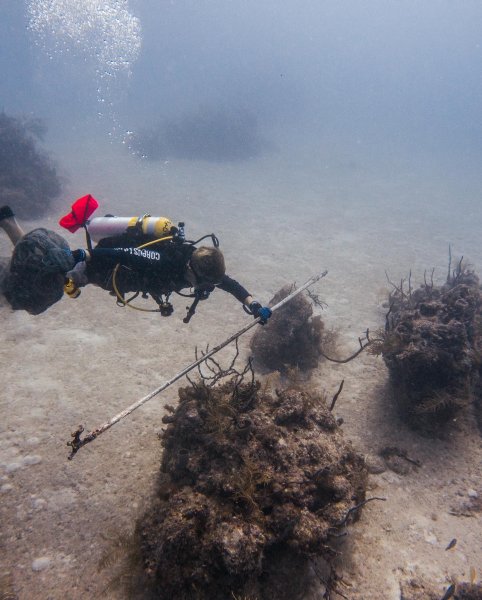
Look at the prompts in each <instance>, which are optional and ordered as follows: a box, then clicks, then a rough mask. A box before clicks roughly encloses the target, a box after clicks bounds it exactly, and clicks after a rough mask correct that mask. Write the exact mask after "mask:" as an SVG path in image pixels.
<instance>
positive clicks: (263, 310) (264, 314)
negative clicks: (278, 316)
mask: <svg viewBox="0 0 482 600" xmlns="http://www.w3.org/2000/svg"><path fill="white" fill-rule="evenodd" d="M249 310H250V311H251V313H252V315H253V317H254V318H255V319H257V318H258V317H260V319H261V320H260V323H261V324H262V325H264V324H265V323H267V321H268V319H269V318H270V317H271V314H272V311H271V308H269V307H268V306H261V304H260V303H259V302H257V301H256V300H253V302H251V304H250V305H249Z"/></svg>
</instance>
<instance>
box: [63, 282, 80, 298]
mask: <svg viewBox="0 0 482 600" xmlns="http://www.w3.org/2000/svg"><path fill="white" fill-rule="evenodd" d="M64 292H65V293H66V294H67V296H69V298H78V297H79V296H80V290H79V288H78V287H77V286H76V285H75V283H74V280H73V279H72V278H71V277H69V278H68V280H67V283H66V284H65V285H64Z"/></svg>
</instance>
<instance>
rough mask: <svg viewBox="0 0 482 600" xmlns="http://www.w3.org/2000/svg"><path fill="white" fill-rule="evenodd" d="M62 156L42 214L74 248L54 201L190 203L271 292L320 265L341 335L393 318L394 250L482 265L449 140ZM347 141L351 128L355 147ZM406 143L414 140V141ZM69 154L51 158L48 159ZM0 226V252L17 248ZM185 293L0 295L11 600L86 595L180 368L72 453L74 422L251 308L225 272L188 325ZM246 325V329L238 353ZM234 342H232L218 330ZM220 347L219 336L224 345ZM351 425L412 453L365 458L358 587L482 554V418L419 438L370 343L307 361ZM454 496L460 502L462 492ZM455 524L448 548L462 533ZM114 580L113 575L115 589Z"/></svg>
mask: <svg viewBox="0 0 482 600" xmlns="http://www.w3.org/2000/svg"><path fill="white" fill-rule="evenodd" d="M52 147H53V152H54V154H55V155H56V156H57V157H61V160H62V168H63V169H64V170H65V172H66V173H67V174H68V177H69V179H68V181H67V183H66V186H65V193H64V195H63V198H62V199H61V200H60V201H59V203H58V206H57V207H56V208H55V209H53V210H52V212H51V214H50V215H49V216H48V217H47V218H45V219H43V220H42V221H40V222H30V223H23V225H24V228H25V229H27V230H28V229H31V228H33V227H35V226H45V227H48V228H51V229H54V230H55V231H57V232H59V233H61V234H62V235H64V236H65V237H66V238H67V239H68V241H69V244H70V245H71V247H72V248H75V247H81V246H83V245H84V240H83V237H82V235H81V234H75V235H71V234H68V233H64V232H63V231H61V229H60V228H59V227H58V225H57V220H58V218H59V217H60V216H61V215H62V214H64V213H65V212H67V211H68V209H69V207H70V204H71V203H72V201H73V200H74V199H75V198H77V197H79V196H81V195H84V194H86V193H92V194H93V195H94V196H96V197H97V198H98V200H99V201H100V203H101V208H100V211H99V214H102V213H114V214H119V215H128V216H131V215H134V214H143V213H146V212H149V213H151V214H161V215H163V216H169V217H170V218H171V219H172V220H174V221H178V220H182V221H185V222H186V233H187V236H188V237H189V238H191V239H196V238H198V237H200V236H201V235H203V234H205V233H210V232H212V231H213V232H215V233H216V234H217V236H218V237H219V238H220V241H221V247H222V249H223V250H224V252H225V255H226V262H227V265H228V272H229V274H230V275H231V276H233V277H235V278H237V279H238V280H239V281H240V282H241V283H243V284H244V285H245V286H246V287H247V288H248V289H249V290H250V291H251V292H252V293H253V295H254V296H255V297H256V298H259V299H260V300H262V301H265V302H266V301H268V300H269V298H271V297H272V296H273V294H274V293H275V292H276V291H277V290H278V289H279V288H280V287H281V286H282V285H284V284H285V283H290V282H297V283H298V284H300V283H303V282H304V281H305V280H306V279H307V278H308V277H310V276H311V275H313V274H315V273H316V272H318V271H320V270H322V269H324V268H326V269H328V271H329V273H328V275H327V277H326V278H325V279H323V280H322V282H320V284H318V285H317V286H315V291H316V292H317V293H319V295H320V297H321V298H322V299H323V300H324V302H326V304H327V308H326V309H325V310H324V311H323V319H324V320H325V322H326V324H327V325H328V326H329V327H334V328H336V329H337V331H338V333H339V351H340V352H341V353H342V354H343V353H346V354H348V353H350V352H351V351H352V350H354V349H356V347H357V345H358V339H357V338H358V336H359V335H361V334H362V332H363V331H364V330H366V328H367V327H369V328H370V329H372V330H374V329H376V328H378V327H380V326H382V325H383V323H384V315H385V312H386V309H385V308H383V302H384V301H385V299H386V293H387V289H388V285H387V280H386V276H385V270H387V271H388V272H389V274H390V277H391V279H392V280H394V281H397V280H399V279H400V278H401V277H406V276H407V275H408V272H409V271H410V270H411V272H412V281H414V282H417V281H419V282H421V281H422V280H423V272H424V270H425V269H428V270H431V269H432V267H435V268H436V271H435V278H436V280H437V281H438V282H439V283H440V282H442V281H443V280H444V278H445V276H446V271H447V256H448V244H449V243H451V244H452V253H453V254H454V255H458V256H460V255H462V254H464V255H465V256H466V257H467V258H468V259H469V261H470V262H471V263H472V264H473V266H474V268H475V270H476V271H477V272H478V273H479V275H480V274H482V246H481V244H480V225H481V220H482V219H481V212H480V202H479V198H478V194H480V190H481V189H482V179H480V175H477V173H476V170H475V169H474V171H473V172H474V173H476V174H475V175H472V172H471V170H470V167H469V166H467V165H465V166H464V167H458V166H457V165H456V164H455V165H454V164H453V163H452V162H451V161H450V160H449V159H445V158H440V159H435V158H434V157H427V156H420V157H414V156H413V155H411V156H410V155H409V154H405V158H403V157H402V158H400V157H399V156H391V155H390V154H389V153H388V154H385V155H384V156H382V157H381V156H380V155H381V154H382V153H380V154H377V153H375V152H374V149H373V148H368V147H364V146H363V144H362V143H361V142H360V140H353V142H351V141H350V140H344V142H343V144H342V143H340V142H338V143H333V142H332V141H330V140H320V141H319V144H318V145H311V146H310V147H306V148H305V149H304V150H303V149H301V150H300V148H302V146H293V144H292V141H291V142H290V143H285V141H284V140H279V144H278V148H277V150H274V151H273V152H272V153H270V154H269V155H266V156H264V157H261V158H257V159H253V160H252V161H247V162H244V163H239V164H210V163H205V162H201V161H200V162H184V161H175V162H172V161H169V162H166V163H150V164H149V163H144V162H140V161H138V160H137V159H136V158H134V157H132V156H130V155H128V154H127V153H125V152H123V148H121V147H119V146H116V145H108V144H104V145H102V143H101V144H100V146H99V142H95V143H93V142H90V141H82V140H80V141H79V142H78V145H77V147H76V148H75V150H72V148H67V147H64V146H63V143H62V142H60V141H57V142H55V141H54V142H53V143H52ZM346 148H354V150H353V149H352V150H350V151H349V152H347V150H346ZM407 156H409V158H406V157H407ZM59 160H60V159H59ZM9 246H10V245H9V242H8V240H7V238H6V236H5V235H3V236H2V237H1V238H0V255H3V256H6V255H8V254H9V253H10V251H11V248H10V247H9ZM185 307H186V301H185V300H184V299H181V298H177V299H176V300H175V309H176V310H175V313H174V315H172V316H171V317H170V318H162V317H160V316H159V315H158V314H149V313H140V312H137V311H133V310H127V309H122V308H119V307H117V306H116V305H115V301H114V299H113V298H112V297H111V296H109V295H108V294H107V293H106V292H103V291H102V290H100V289H95V288H91V289H84V290H83V291H82V294H81V296H80V298H79V299H77V300H72V299H69V298H64V299H62V301H61V302H59V303H58V304H56V305H55V306H53V307H52V308H51V309H50V310H49V311H48V312H46V313H45V314H43V315H40V316H37V317H31V316H29V315H28V314H26V313H23V312H13V311H11V310H10V309H9V308H8V306H7V305H5V303H4V304H3V306H2V311H1V312H0V321H1V336H2V344H1V348H0V354H1V364H2V391H1V395H0V402H1V410H2V420H1V424H0V492H1V493H0V516H1V531H0V536H1V537H0V568H1V572H0V574H3V573H10V574H11V578H12V582H13V585H14V587H15V590H16V593H17V595H18V598H19V599H20V600H32V599H35V600H47V599H50V600H61V599H64V598H67V597H68V598H70V599H72V600H76V599H80V598H94V597H97V595H98V594H99V593H100V592H101V591H102V590H103V589H104V588H105V586H106V585H107V583H108V581H109V572H108V571H107V572H106V571H101V572H99V571H98V563H99V559H100V557H101V556H102V554H103V552H104V551H105V549H106V548H107V547H108V543H109V542H108V539H106V538H108V537H109V536H112V535H115V534H116V533H119V532H125V531H129V530H130V529H132V526H133V524H134V522H135V520H136V518H137V517H138V515H139V514H141V512H142V510H143V507H145V506H146V505H147V504H148V502H149V499H150V494H151V491H152V489H153V486H154V482H155V475H156V472H157V471H158V468H159V463H160V452H161V448H160V444H159V441H158V438H157V435H156V433H157V431H159V430H160V429H161V427H162V423H161V418H162V416H163V414H164V409H163V407H164V405H165V404H171V405H172V404H175V403H176V400H177V389H178V387H179V385H183V382H182V381H181V382H179V383H178V384H176V385H174V386H172V387H171V388H169V389H168V390H167V391H166V392H164V393H163V394H162V395H160V396H158V397H156V398H154V399H153V400H151V401H150V402H149V403H147V404H146V405H144V406H143V407H142V408H140V409H139V410H138V411H136V412H135V413H134V414H133V415H132V416H131V417H129V418H127V419H125V420H124V421H122V422H121V423H119V424H117V425H116V426H114V427H113V428H112V429H111V430H110V431H108V432H106V433H105V434H104V435H102V436H101V437H100V438H99V439H98V440H96V441H95V442H93V443H92V444H90V445H88V446H86V447H85V448H83V449H82V450H81V451H80V452H79V453H78V455H77V456H76V457H75V458H74V460H73V461H68V460H67V456H68V448H67V446H66V442H67V441H68V440H69V439H70V433H71V432H72V431H74V430H75V429H76V428H77V426H78V425H79V424H80V423H82V424H84V425H85V427H86V429H87V430H90V429H93V428H95V427H97V426H99V425H101V424H102V423H104V422H105V421H107V420H108V419H110V418H111V417H112V416H113V415H115V414H117V413H118V412H119V411H120V410H122V409H123V408H125V407H127V406H128V405H130V404H131V403H132V402H134V401H135V400H137V399H139V398H141V397H143V396H144V395H146V394H147V393H149V392H150V391H151V390H153V389H155V388H157V387H158V386H160V385H161V384H162V383H163V382H164V381H165V380H166V379H169V378H171V377H172V376H173V375H174V374H175V373H177V372H178V371H179V370H181V369H182V368H184V366H186V365H187V364H189V363H191V362H192V361H193V359H194V348H195V346H198V347H205V346H206V345H207V344H208V343H209V344H210V345H211V346H213V345H215V344H217V343H220V342H221V341H223V340H224V339H225V338H226V337H227V336H229V335H230V334H231V333H233V332H235V331H236V330H237V329H239V328H241V327H242V326H243V325H244V324H246V319H247V318H248V317H247V316H246V315H245V314H244V312H243V311H242V309H241V307H240V306H239V305H238V304H237V303H236V301H235V300H234V299H233V298H231V297H229V296H227V295H225V294H223V293H222V292H220V291H217V292H215V293H214V294H213V295H212V297H211V299H210V300H209V301H208V302H206V303H204V304H201V305H200V306H199V308H198V312H197V314H196V315H195V317H194V318H193V320H192V321H191V323H190V324H189V325H185V324H183V322H182V317H184V315H185ZM248 342H249V334H248V335H247V336H246V339H242V341H241V344H240V345H241V351H242V354H243V355H244V356H246V355H247V353H248ZM226 355H227V356H230V352H229V350H227V351H226ZM221 358H222V356H221ZM342 379H344V380H345V385H344V389H343V392H342V395H341V396H340V398H339V399H338V401H337V404H336V414H337V416H338V417H342V418H343V419H344V425H343V430H344V432H345V436H346V437H347V438H348V439H350V440H352V441H353V443H354V446H355V448H356V449H357V450H359V451H360V452H362V453H364V454H366V455H367V456H373V455H376V454H377V452H378V451H379V450H380V449H381V448H383V447H384V446H398V447H400V448H402V449H405V450H406V451H407V453H408V454H409V456H411V457H413V458H414V459H416V460H418V461H420V463H421V467H419V468H416V467H413V466H412V467H410V468H409V469H408V472H407V473H406V474H404V475H401V474H397V473H395V472H393V471H391V470H386V471H385V472H383V473H380V474H378V475H370V480H369V491H368V496H381V497H384V498H386V501H384V502H371V503H370V504H368V505H367V506H366V507H365V508H364V509H363V513H362V517H361V519H360V520H359V521H358V522H357V523H356V524H355V525H354V526H352V527H350V528H349V531H348V535H347V536H346V537H345V538H344V539H343V542H342V543H341V544H340V548H339V549H340V551H341V552H342V556H341V557H340V559H339V567H338V568H339V571H340V574H341V575H342V577H343V580H344V581H345V582H346V583H347V587H344V588H343V593H344V594H345V596H346V597H347V598H349V599H350V600H368V599H373V600H398V599H399V598H400V586H401V585H402V584H403V583H404V582H407V581H408V580H410V579H411V578H422V579H424V580H425V581H428V582H429V583H431V584H432V585H433V586H435V589H437V588H438V589H440V595H441V596H442V595H443V590H444V589H445V588H446V587H447V585H448V583H449V582H451V581H452V580H453V579H456V580H458V581H462V580H465V581H467V580H468V579H469V572H470V568H471V567H474V568H475V569H476V570H477V572H478V574H479V576H480V575H481V574H482V527H481V522H480V518H479V519H477V515H476V514H475V515H474V516H463V515H460V514H453V513H460V512H461V511H460V507H462V506H464V503H467V502H469V501H470V499H471V498H472V499H473V498H475V497H476V496H478V497H479V498H480V496H481V495H482V461H481V458H482V443H481V441H482V438H481V436H480V433H479V431H478V429H477V426H476V423H475V418H474V415H473V414H472V413H471V411H468V412H467V413H466V414H465V415H463V416H462V417H461V418H460V419H458V420H457V422H455V423H454V424H453V427H452V428H451V429H450V430H449V432H448V433H447V434H446V435H445V437H444V438H443V439H427V438H423V437H420V436H418V435H417V434H416V433H414V432H412V431H410V430H408V429H407V428H406V427H405V426H404V425H403V423H401V422H400V420H399V418H398V416H397V412H396V410H395V408H394V406H393V402H392V399H391V396H390V392H389V390H388V387H387V381H388V374H387V370H386V368H385V366H384V363H383V361H382V360H381V359H380V358H376V357H374V356H370V355H367V354H362V355H361V356H360V357H359V358H358V359H357V360H355V361H353V362H351V363H349V364H346V365H332V364H329V363H324V364H323V365H321V366H320V368H319V369H318V370H317V371H316V372H315V373H314V374H313V382H314V383H315V384H316V386H317V387H319V388H320V389H323V390H325V391H326V392H327V394H328V395H329V396H331V395H333V394H334V393H335V392H336V390H337V389H338V385H339V383H340V381H341V380H342ZM462 512H463V511H462ZM453 538H456V539H457V544H456V545H455V547H454V548H453V549H451V550H446V547H447V545H448V544H449V542H450V541H451V540H452V539H453ZM107 597H111V598H116V599H119V600H122V598H123V596H122V593H121V592H115V593H114V595H111V596H107Z"/></svg>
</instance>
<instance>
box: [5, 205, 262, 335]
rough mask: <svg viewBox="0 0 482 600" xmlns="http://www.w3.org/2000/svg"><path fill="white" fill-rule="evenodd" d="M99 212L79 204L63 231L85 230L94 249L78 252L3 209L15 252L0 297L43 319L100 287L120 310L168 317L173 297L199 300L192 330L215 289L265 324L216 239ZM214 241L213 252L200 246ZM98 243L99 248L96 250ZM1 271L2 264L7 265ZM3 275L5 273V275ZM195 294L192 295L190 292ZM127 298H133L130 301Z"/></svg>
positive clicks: (162, 221) (157, 221)
mask: <svg viewBox="0 0 482 600" xmlns="http://www.w3.org/2000/svg"><path fill="white" fill-rule="evenodd" d="M97 207H98V203H97V201H96V200H95V198H93V196H91V195H90V194H89V195H87V196H83V197H82V198H79V199H78V200H77V201H76V202H74V204H73V205H72V211H71V212H70V213H69V214H67V215H65V216H64V217H62V219H60V221H59V224H60V225H61V226H62V227H65V228H66V229H68V230H69V231H71V232H75V231H77V229H79V228H80V227H83V228H84V230H85V234H86V245H87V247H86V248H85V249H84V248H79V249H77V250H73V251H72V250H71V249H70V247H69V245H68V243H67V242H66V240H65V239H64V238H63V237H62V236H60V235H58V234H57V233H55V232H53V231H50V230H48V229H44V228H37V229H34V230H32V231H31V232H29V233H27V234H24V232H23V231H22V229H21V228H20V226H19V225H18V223H17V221H16V219H15V215H14V213H13V211H12V210H11V209H10V208H9V207H8V206H3V207H1V208H0V227H1V228H2V229H4V230H5V232H6V233H7V235H8V236H9V238H10V240H11V241H12V243H13V244H14V246H15V248H14V251H13V254H12V257H11V259H10V262H9V264H8V265H7V268H5V267H4V269H3V276H2V275H0V291H2V292H3V294H4V295H5V297H6V299H7V300H8V302H9V303H10V305H11V307H12V308H13V309H14V310H26V311H27V312H29V313H30V314H33V315H37V314H40V313H42V312H44V311H45V310H47V309H48V308H49V307H50V306H52V305H53V304H54V303H55V302H57V301H58V300H60V299H61V298H62V296H63V295H64V293H65V294H67V295H68V296H70V297H71V298H77V297H78V296H79V295H80V288H82V287H83V286H85V285H88V284H93V285H96V286H99V287H101V288H103V289H105V290H107V291H109V292H110V294H111V295H113V296H115V297H116V301H117V304H118V305H120V306H124V307H130V308H135V309H137V310H141V311H146V312H159V313H160V314H161V315H162V316H169V315H171V314H172V313H173V311H174V308H173V305H172V303H171V302H170V297H171V295H172V294H173V293H176V294H179V295H181V296H184V297H188V298H191V299H192V303H191V306H190V307H188V311H187V314H186V316H185V317H184V319H183V321H184V323H188V322H189V321H190V319H191V318H192V316H193V315H194V313H195V311H196V307H197V305H198V303H199V301H201V300H205V299H207V298H208V297H209V295H210V294H211V292H213V291H214V290H215V289H216V288H219V289H221V290H224V291H226V292H228V293H230V294H232V295H233V296H234V297H235V298H236V299H237V300H238V301H239V302H240V303H241V304H242V305H243V308H244V310H245V311H246V312H247V313H248V314H251V315H253V317H254V318H258V317H260V322H261V323H262V324H264V323H266V322H267V320H268V319H269V317H270V316H271V310H270V309H269V308H268V307H266V306H262V305H261V303H259V302H258V301H256V300H254V299H253V297H252V296H251V294H250V293H249V292H248V291H247V290H246V289H245V288H244V287H243V286H242V285H241V284H240V283H238V282H237V281H236V280H234V279H232V278H231V277H229V276H228V275H227V274H226V272H225V270H226V269H225V263H224V256H223V254H222V253H221V251H220V250H219V247H218V246H219V241H218V239H217V237H216V236H215V235H214V234H208V235H206V236H203V237H202V238H200V239H199V240H197V241H194V242H193V241H189V240H186V239H185V234H184V223H179V224H178V226H177V227H176V226H174V225H173V223H172V222H171V221H170V220H169V219H167V218H164V217H151V216H150V215H144V216H142V217H132V218H124V217H114V216H112V215H107V216H105V217H94V218H92V219H90V218H89V217H90V216H91V215H92V213H93V212H94V211H95V209H96V208H97ZM206 238H210V239H211V242H212V247H210V246H200V247H197V244H198V243H199V242H201V241H202V240H204V239H206ZM92 242H95V243H96V245H95V246H94V245H93V243H92ZM0 266H1V265H0ZM0 272H1V269H0ZM186 289H190V291H188V293H186V292H184V291H183V290H186ZM127 294H132V295H131V296H130V297H127ZM138 296H141V298H144V299H145V298H148V297H149V296H150V297H151V298H152V299H153V300H154V301H155V302H156V304H157V308H155V309H146V308H141V307H140V306H139V305H138V303H134V302H133V301H134V300H135V299H136V298H138Z"/></svg>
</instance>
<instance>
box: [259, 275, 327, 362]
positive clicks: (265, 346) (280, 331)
mask: <svg viewBox="0 0 482 600" xmlns="http://www.w3.org/2000/svg"><path fill="white" fill-rule="evenodd" d="M292 291H293V288H292V286H290V285H286V286H284V287H282V288H281V289H280V290H279V291H278V292H277V293H276V294H275V296H274V297H273V298H272V299H271V300H270V303H269V304H270V306H273V305H274V304H277V303H278V302H280V301H281V300H283V298H285V297H286V296H288V294H290V293H291V292H292ZM327 335H328V334H327V332H325V327H324V323H323V321H322V320H321V318H320V317H319V316H315V317H313V307H312V305H311V303H310V302H309V300H308V299H307V298H306V296H304V295H303V294H298V295H297V296H295V297H294V298H293V299H292V300H291V301H290V302H289V304H285V305H284V306H282V307H281V308H280V309H279V310H277V311H276V312H275V313H274V314H273V315H272V317H271V318H270V320H269V325H267V326H266V327H263V328H261V327H259V328H258V329H257V331H256V333H255V334H254V335H253V337H252V339H251V344H250V346H251V351H252V353H253V356H254V358H255V360H256V361H257V362H259V363H260V364H261V365H262V366H263V367H266V368H267V369H269V370H277V371H285V370H286V369H288V368H292V367H297V368H299V369H300V370H302V371H306V370H309V369H314V368H316V367H317V366H318V363H319V361H320V359H321V357H322V356H321V352H320V350H321V348H322V342H323V338H324V337H325V336H327Z"/></svg>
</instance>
